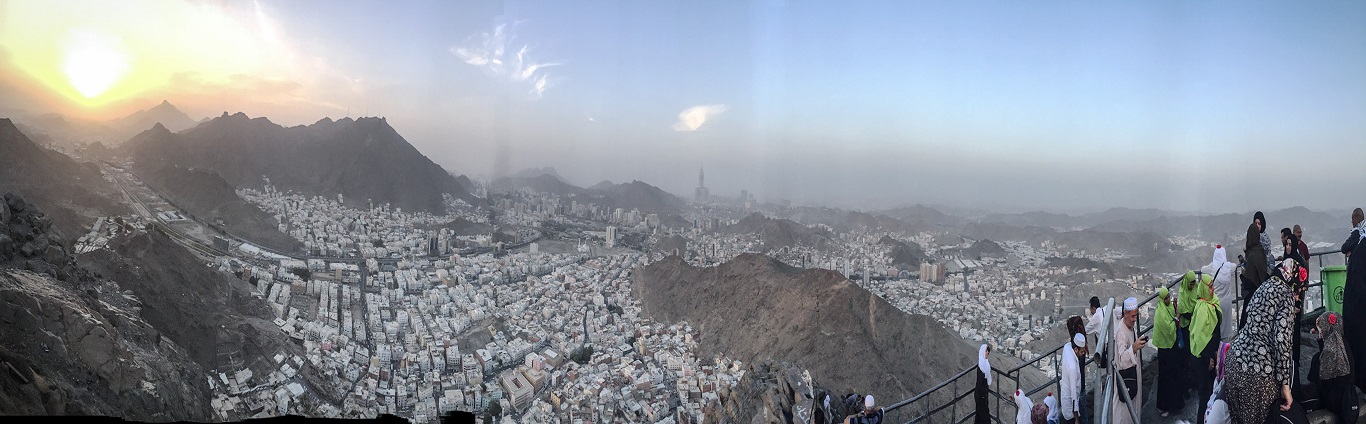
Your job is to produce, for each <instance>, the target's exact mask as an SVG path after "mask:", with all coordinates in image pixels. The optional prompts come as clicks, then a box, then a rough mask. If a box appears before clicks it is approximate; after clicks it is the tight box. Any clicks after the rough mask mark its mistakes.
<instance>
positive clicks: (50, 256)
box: [0, 194, 211, 421]
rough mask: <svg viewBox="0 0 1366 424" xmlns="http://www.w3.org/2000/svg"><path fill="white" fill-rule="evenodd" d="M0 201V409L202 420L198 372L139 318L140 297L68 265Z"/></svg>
mask: <svg viewBox="0 0 1366 424" xmlns="http://www.w3.org/2000/svg"><path fill="white" fill-rule="evenodd" d="M4 200H5V204H4V205H0V209H2V210H3V212H0V299H2V300H3V301H0V316H3V317H4V321H5V324H4V330H3V331H0V362H2V363H3V365H2V367H3V370H4V371H6V372H0V410H4V411H5V412H6V414H29V415H107V416H119V417H124V418H128V419H134V420H147V421H174V420H192V421H206V420H209V419H210V418H211V413H210V408H209V388H208V385H207V383H206V380H205V379H204V377H203V376H204V375H205V371H204V368H203V367H202V366H200V365H199V364H196V363H195V362H194V361H193V360H191V359H190V355H189V353H188V352H187V351H186V350H185V349H184V348H183V347H181V346H179V345H178V344H177V343H175V342H174V341H172V340H163V339H162V338H161V337H160V332H159V331H158V329H157V328H155V326H153V325H152V324H150V323H149V322H148V321H146V320H145V319H144V318H143V316H142V311H143V310H144V309H143V308H144V305H143V303H142V301H141V300H140V295H138V294H134V293H131V292H125V291H123V289H122V287H120V286H119V285H118V284H117V283H114V282H110V281H107V280H103V279H100V278H98V277H97V276H96V275H95V274H94V273H91V272H90V271H87V270H84V269H82V268H80V267H78V266H77V265H76V264H75V263H74V262H73V259H72V257H71V256H70V252H69V251H67V249H66V248H65V247H63V246H62V245H61V244H59V243H57V241H58V240H61V239H63V237H62V236H61V235H60V234H59V231H57V230H56V229H54V228H52V227H51V221H50V220H49V219H48V218H47V217H46V216H45V215H44V214H43V213H42V212H41V211H39V210H38V208H37V207H36V206H35V205H33V204H29V203H26V202H25V201H24V200H23V199H22V198H21V197H19V196H15V195H13V194H6V195H5V198H4ZM40 247H41V248H40ZM200 267H201V268H202V267H203V266H202V265H200ZM143 295H145V294H143ZM154 295H156V294H154Z"/></svg>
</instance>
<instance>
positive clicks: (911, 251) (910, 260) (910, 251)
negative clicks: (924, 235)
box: [877, 236, 934, 270]
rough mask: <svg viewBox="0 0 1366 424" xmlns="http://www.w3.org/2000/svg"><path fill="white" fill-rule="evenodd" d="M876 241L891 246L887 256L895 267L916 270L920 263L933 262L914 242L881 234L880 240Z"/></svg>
mask: <svg viewBox="0 0 1366 424" xmlns="http://www.w3.org/2000/svg"><path fill="white" fill-rule="evenodd" d="M877 243H878V244H881V245H884V246H888V247H891V248H892V250H891V251H889V252H887V258H888V259H891V260H892V266H895V267H897V268H901V269H906V270H916V269H919V268H918V267H919V266H920V264H921V263H925V262H934V260H932V259H930V256H929V255H927V254H925V250H924V249H922V248H920V244H917V243H916V242H913V241H901V240H897V239H894V238H892V237H890V236H882V240H878V242H877Z"/></svg>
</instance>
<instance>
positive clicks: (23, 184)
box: [0, 119, 127, 243]
mask: <svg viewBox="0 0 1366 424" xmlns="http://www.w3.org/2000/svg"><path fill="white" fill-rule="evenodd" d="M7 192H13V193H16V194H19V195H21V196H23V197H24V198H26V199H28V201H30V202H33V203H35V204H37V205H39V207H41V208H42V209H43V210H44V211H46V212H47V215H46V216H47V217H48V219H50V220H52V223H53V225H55V226H56V227H57V228H58V229H60V230H61V233H62V234H65V235H69V236H71V237H72V239H71V240H66V242H68V243H69V242H71V241H75V237H79V236H80V234H82V233H84V232H85V229H87V228H88V226H89V225H90V223H91V222H94V220H95V218H96V217H99V216H105V215H117V214H120V213H125V212H127V208H125V207H124V206H122V205H119V204H116V203H114V202H113V201H110V200H109V199H111V198H114V197H115V196H116V190H115V189H114V187H113V185H112V184H110V183H109V182H107V181H105V180H104V178H103V177H102V176H101V175H100V171H99V168H98V167H97V166H95V165H94V164H83V163H79V162H76V161H75V160H72V159H71V158H70V157H68V156H66V155H63V154H61V153H58V152H55V151H52V150H48V149H45V148H43V147H40V146H38V145H37V144H35V143H34V142H33V141H32V140H30V139H29V138H28V136H27V135H25V134H24V133H22V132H20V131H19V128H17V127H15V126H14V123H13V122H11V121H10V120H9V119H0V193H7Z"/></svg>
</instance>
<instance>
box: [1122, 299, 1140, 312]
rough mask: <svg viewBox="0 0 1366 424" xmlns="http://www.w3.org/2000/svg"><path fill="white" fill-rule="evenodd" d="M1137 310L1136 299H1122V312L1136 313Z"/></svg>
mask: <svg viewBox="0 0 1366 424" xmlns="http://www.w3.org/2000/svg"><path fill="white" fill-rule="evenodd" d="M1137 310H1138V298H1135V297H1130V298H1128V299H1124V312H1128V311H1137Z"/></svg>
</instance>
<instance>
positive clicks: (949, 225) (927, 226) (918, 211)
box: [877, 205, 967, 231]
mask: <svg viewBox="0 0 1366 424" xmlns="http://www.w3.org/2000/svg"><path fill="white" fill-rule="evenodd" d="M877 213H878V214H880V215H887V216H890V217H892V218H896V219H898V220H901V222H903V223H905V224H906V225H907V226H909V227H911V228H916V229H920V230H918V231H946V230H949V231H951V230H956V229H957V228H958V227H961V226H962V225H963V224H964V223H966V222H967V220H966V219H964V218H960V217H957V216H953V215H949V214H946V213H944V212H941V211H939V210H938V209H935V208H932V207H929V206H923V205H914V206H905V207H900V208H895V209H889V210H885V211H879V212H877Z"/></svg>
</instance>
